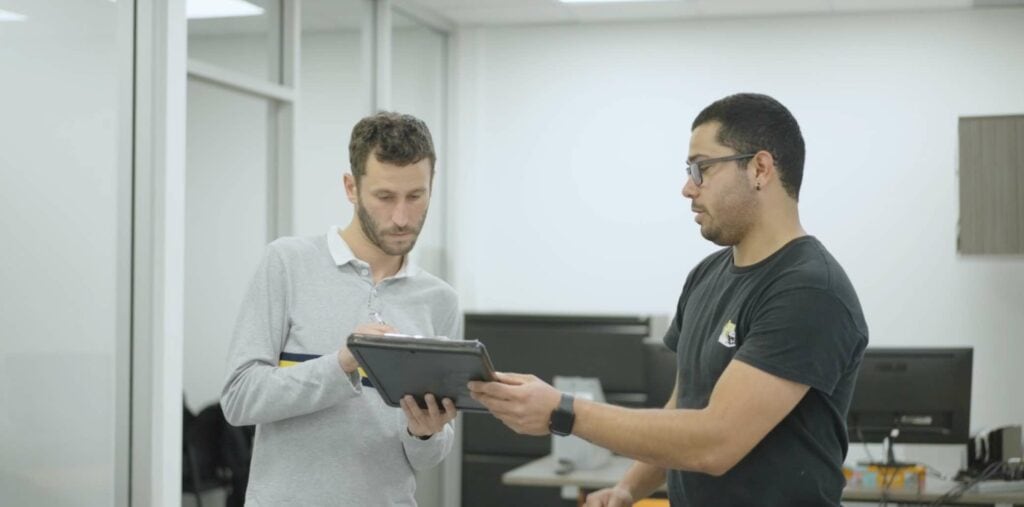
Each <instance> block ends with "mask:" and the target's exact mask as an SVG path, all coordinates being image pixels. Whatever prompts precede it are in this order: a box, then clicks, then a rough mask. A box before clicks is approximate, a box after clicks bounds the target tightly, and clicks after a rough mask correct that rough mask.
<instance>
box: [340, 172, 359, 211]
mask: <svg viewBox="0 0 1024 507" xmlns="http://www.w3.org/2000/svg"><path fill="white" fill-rule="evenodd" d="M342 181H343V182H344V183H345V195H346V196H348V202H350V203H352V204H355V203H356V202H357V201H358V199H359V187H357V186H356V178H355V176H352V173H345V176H343V177H342Z"/></svg>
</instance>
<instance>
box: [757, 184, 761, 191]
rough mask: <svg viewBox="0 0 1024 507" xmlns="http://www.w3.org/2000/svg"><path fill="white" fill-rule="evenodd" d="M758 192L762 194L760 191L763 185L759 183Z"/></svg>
mask: <svg viewBox="0 0 1024 507" xmlns="http://www.w3.org/2000/svg"><path fill="white" fill-rule="evenodd" d="M757 191H758V192H760V191H761V184H760V183H758V184H757Z"/></svg>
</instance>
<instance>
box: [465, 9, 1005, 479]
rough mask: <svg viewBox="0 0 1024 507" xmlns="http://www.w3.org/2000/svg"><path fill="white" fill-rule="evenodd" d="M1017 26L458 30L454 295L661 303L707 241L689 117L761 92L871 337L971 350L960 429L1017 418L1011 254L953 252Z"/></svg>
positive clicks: (607, 306)
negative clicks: (967, 127)
mask: <svg viewBox="0 0 1024 507" xmlns="http://www.w3.org/2000/svg"><path fill="white" fill-rule="evenodd" d="M1022 26H1024V10H1020V9H1010V10H979V11H963V12H939V13H899V14H881V15H849V16H806V17H790V18H785V17H780V18H766V19H725V20H701V21H692V22H671V23H653V22H652V23H630V24H606V25H572V26H569V25H566V26H544V27H491V28H486V27H484V28H474V29H465V30H462V31H460V33H459V39H458V47H459V51H458V55H457V56H456V58H457V65H458V68H459V72H458V78H457V87H458V89H459V90H460V94H459V104H458V105H459V110H460V113H459V115H458V118H457V131H456V132H455V135H456V136H457V137H456V143H457V145H458V146H459V147H460V150H459V152H458V154H457V159H456V162H457V174H456V177H455V180H454V182H453V187H452V190H451V195H452V199H451V202H450V205H451V206H453V207H454V208H455V209H454V210H453V213H452V216H453V217H454V220H453V223H452V225H451V231H452V234H453V240H452V242H451V243H450V246H451V251H450V255H452V256H453V257H454V260H453V263H452V264H453V265H454V266H455V271H454V273H452V277H453V279H454V282H455V284H456V287H457V288H458V289H459V291H460V294H461V295H462V298H463V303H464V305H465V306H466V308H467V310H473V311H506V312H513V311H514V312H581V313H605V312H610V313H636V312H652V313H671V312H672V311H673V309H674V306H675V302H676V299H677V297H678V294H679V290H680V289H681V287H682V282H683V280H684V278H685V276H686V274H687V273H688V271H689V270H690V268H691V267H692V266H693V265H694V264H695V263H697V262H698V261H699V260H700V259H701V258H702V257H704V256H705V255H707V254H708V253H710V252H711V251H713V250H714V247H713V245H711V244H709V243H708V242H706V241H704V240H703V239H702V238H701V237H700V235H699V232H698V229H697V227H696V225H695V224H694V223H693V220H692V215H691V213H690V211H689V202H688V201H687V200H685V199H683V198H682V197H681V195H680V191H681V187H682V185H683V183H684V182H685V181H684V178H685V173H684V169H683V165H682V164H683V160H684V159H685V158H686V155H687V144H688V139H689V125H690V122H691V121H692V119H693V118H694V116H696V114H697V113H698V112H699V111H700V110H701V109H702V108H703V107H704V106H706V105H707V104H709V103H710V102H712V101H713V100H715V99H718V98H720V97H723V96H725V95H728V94H731V93H736V92H741V91H757V92H763V93H768V94H770V95H773V96H775V97H776V98H778V99H779V100H781V101H782V102H783V103H784V104H786V105H787V106H788V107H789V108H790V109H791V110H792V111H793V113H794V114H795V115H796V117H797V119H798V120H799V121H800V123H801V126H802V128H803V132H804V136H805V139H806V141H807V146H808V156H807V165H806V172H805V180H804V186H803V191H802V199H801V210H802V217H803V221H804V225H805V227H806V228H807V230H808V231H809V232H811V233H812V234H814V235H816V236H818V237H819V238H820V239H821V240H822V241H823V242H824V243H825V244H826V246H827V247H828V248H829V249H830V250H831V252H832V253H833V254H834V255H835V256H836V258H837V259H838V260H839V261H840V262H841V263H842V264H843V266H844V267H845V268H846V270H847V273H848V274H849V275H850V278H851V279H852V280H853V283H854V285H855V286H856V288H857V290H858V293H859V295H860V298H861V302H862V304H863V306H864V312H865V315H866V317H867V319H868V323H869V326H870V329H871V344H872V345H908V346H924V345H932V346H952V345H972V346H974V347H975V368H974V384H973V391H972V396H973V405H972V428H978V427H982V426H988V425H995V424H1006V423H1010V422H1017V423H1020V422H1024V400H1021V398H1020V395H1019V394H1017V393H1016V390H1015V389H1012V388H1011V386H1013V385H1015V384H1016V383H1017V380H1018V379H1019V374H1018V373H1017V371H1018V369H1019V362H1020V358H1021V357H1024V341H1022V340H1020V337H1021V331H1020V330H1021V329H1024V312H1022V311H1021V308H1024V259H1021V258H992V257H977V258H964V257H959V256H958V255H957V254H956V223H957V215H958V205H957V199H958V194H957V180H956V163H957V130H956V129H957V118H958V117H959V116H967V115H982V114H1021V113H1024V86H1021V84H1020V83H1022V82H1024V64H1022V63H1021V59H1020V55H1021V54H1024V31H1022V30H1021V27H1022ZM954 465H955V463H954Z"/></svg>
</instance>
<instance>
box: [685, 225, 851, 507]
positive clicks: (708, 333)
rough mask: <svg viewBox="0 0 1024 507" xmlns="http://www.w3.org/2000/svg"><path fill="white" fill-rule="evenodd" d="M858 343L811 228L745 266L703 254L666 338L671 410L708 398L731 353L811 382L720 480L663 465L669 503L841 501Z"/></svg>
mask: <svg viewBox="0 0 1024 507" xmlns="http://www.w3.org/2000/svg"><path fill="white" fill-rule="evenodd" d="M867 342H868V329H867V324H866V323H865V322H864V315H863V313H862V312H861V308H860V302H859V301H858V300H857V294H856V293H855V292H854V290H853V286H852V285H851V284H850V280H849V279H848V278H847V277H846V273H845V272H843V268H842V267H840V266H839V263H837V262H836V260H835V259H834V258H833V257H832V255H830V254H829V253H828V251H827V250H825V247H824V246H823V245H822V244H821V243H820V242H819V241H818V240H817V239H815V238H814V237H811V236H804V237H801V238H798V239H795V240H793V241H791V242H790V243H788V244H787V245H786V246H784V247H782V248H781V249H779V251H777V252H775V253H774V254H772V255H771V256H769V257H768V258H767V259H764V260H763V261H761V262H759V263H757V264H755V265H752V266H745V267H742V268H739V267H736V266H735V265H733V259H732V249H731V248H726V249H723V250H721V251H719V252H717V253H714V254H712V255H710V256H709V257H707V258H706V259H704V260H703V261H701V263H700V264H698V265H697V267H696V268H694V269H693V271H692V272H690V275H689V276H688V277H687V279H686V284H685V285H684V286H683V293H682V295H681V296H680V297H679V306H678V308H677V310H676V316H675V318H674V319H673V321H672V325H671V326H670V327H669V330H668V332H667V333H666V335H665V344H666V345H668V347H669V348H670V349H672V350H673V351H675V352H676V357H677V364H678V368H679V386H678V389H679V399H678V400H677V401H676V407H678V408H688V409H701V408H704V407H706V406H707V404H708V400H709V399H710V397H711V391H712V389H714V387H715V384H716V383H717V382H718V378H719V377H720V376H721V375H722V372H723V371H724V370H725V367H726V366H727V365H728V364H729V362H730V361H732V360H733V359H737V360H740V361H743V362H744V363H747V364H749V365H751V366H754V367H755V368H758V369H760V370H762V371H764V372H767V373H769V374H772V375H775V376H777V377H781V378H784V379H787V380H791V381H793V382H797V383H800V384H804V385H807V386H810V390H809V391H808V392H807V395H806V396H804V398H803V399H802V400H801V401H800V402H799V403H798V404H797V406H796V408H794V409H793V411H792V412H790V413H789V414H788V415H787V416H786V417H785V418H784V419H783V420H782V422H780V423H779V425H778V426H776V427H775V428H774V429H772V430H771V431H770V432H769V433H768V435H767V436H765V438H764V439H763V440H762V441H761V442H759V443H758V444H757V445H756V446H755V447H754V449H753V450H751V451H750V453H749V454H747V456H745V457H744V458H743V459H742V460H740V462H739V463H738V464H736V466H734V467H733V468H732V469H731V470H729V471H728V472H726V473H725V474H724V475H722V476H721V477H714V476H712V475H708V474H704V473H699V472H685V471H680V470H670V471H669V474H668V490H669V498H670V499H671V503H672V505H673V506H687V507H703V506H722V507H726V506H786V507H797V506H827V505H834V506H839V505H840V504H839V499H840V496H841V494H842V489H843V485H844V482H845V481H844V478H843V473H842V464H843V461H844V460H845V459H846V450H847V445H848V441H847V434H846V412H847V410H848V409H849V407H850V397H851V396H852V394H853V386H854V382H855V380H856V376H857V370H858V368H859V366H860V361H861V357H862V356H863V355H864V348H865V347H866V346H867ZM681 452H685V451H681Z"/></svg>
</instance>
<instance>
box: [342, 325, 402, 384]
mask: <svg viewBox="0 0 1024 507" xmlns="http://www.w3.org/2000/svg"><path fill="white" fill-rule="evenodd" d="M352 332H353V333H358V334H385V333H397V332H398V330H397V329H395V328H393V327H391V326H389V325H387V324H362V325H360V326H359V327H357V328H356V329H355V330H354V331H352ZM338 365H339V366H341V369H342V371H344V372H345V373H346V374H350V373H352V372H354V371H356V369H357V368H359V362H358V361H356V358H355V356H353V355H352V352H351V351H349V350H348V347H347V346H345V344H342V345H341V349H339V350H338Z"/></svg>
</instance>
